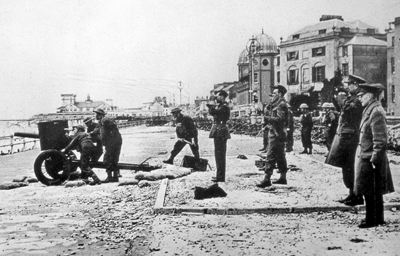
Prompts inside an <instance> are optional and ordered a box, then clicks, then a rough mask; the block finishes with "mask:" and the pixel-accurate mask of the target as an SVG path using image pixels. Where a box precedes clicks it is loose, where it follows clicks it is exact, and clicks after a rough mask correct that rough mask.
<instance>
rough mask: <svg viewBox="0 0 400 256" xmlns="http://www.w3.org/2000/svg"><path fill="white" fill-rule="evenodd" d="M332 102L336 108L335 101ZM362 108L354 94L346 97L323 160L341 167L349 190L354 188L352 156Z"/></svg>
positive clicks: (356, 140) (355, 147)
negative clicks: (330, 144) (326, 154)
mask: <svg viewBox="0 0 400 256" xmlns="http://www.w3.org/2000/svg"><path fill="white" fill-rule="evenodd" d="M333 102H334V104H335V106H336V108H337V109H338V107H339V106H338V104H337V102H336V101H333ZM362 109H363V108H362V106H361V103H360V101H359V100H358V99H357V96H356V95H350V96H348V97H347V98H346V100H345V101H344V104H343V107H342V109H341V112H340V116H339V121H338V127H337V129H336V135H335V137H334V139H333V142H332V146H331V148H330V150H329V153H328V156H327V158H326V160H325V163H327V164H330V165H333V166H337V167H342V174H343V182H344V184H345V186H346V187H347V188H349V189H351V190H352V189H353V188H354V157H355V153H356V149H357V144H358V129H359V126H360V121H361V116H362Z"/></svg>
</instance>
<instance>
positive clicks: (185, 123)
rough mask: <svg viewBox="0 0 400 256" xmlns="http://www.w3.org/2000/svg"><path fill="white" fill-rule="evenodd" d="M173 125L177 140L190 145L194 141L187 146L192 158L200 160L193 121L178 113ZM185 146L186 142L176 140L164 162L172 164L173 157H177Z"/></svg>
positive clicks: (196, 133)
mask: <svg viewBox="0 0 400 256" xmlns="http://www.w3.org/2000/svg"><path fill="white" fill-rule="evenodd" d="M179 111H180V110H179ZM175 123H176V136H177V137H178V138H179V139H184V140H186V141H189V142H191V143H192V142H193V141H192V140H193V139H194V145H193V144H189V145H190V149H191V150H192V152H193V155H194V157H196V158H200V154H199V145H198V139H197V137H198V132H197V128H196V125H195V124H194V122H193V119H192V118H191V117H190V116H185V115H182V114H180V113H179V116H178V117H177V118H176V120H175ZM185 146H186V142H184V141H182V140H178V141H177V142H176V143H175V145H174V148H173V150H172V151H171V156H170V157H169V159H168V160H166V161H164V162H165V163H169V164H172V163H173V160H174V158H175V156H177V155H178V154H179V152H181V151H182V149H183V148H184V147H185Z"/></svg>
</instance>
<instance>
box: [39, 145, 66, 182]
mask: <svg viewBox="0 0 400 256" xmlns="http://www.w3.org/2000/svg"><path fill="white" fill-rule="evenodd" d="M65 163H66V157H65V156H64V155H63V154H62V153H61V152H60V151H58V150H54V149H50V150H45V151H43V152H42V153H40V154H39V156H38V157H37V158H36V160H35V163H34V171H35V175H36V178H37V179H38V180H39V181H40V182H42V183H43V184H45V185H47V186H50V185H60V184H62V183H63V182H64V181H65V180H66V179H67V178H68V175H69V174H67V173H66V172H64V170H65Z"/></svg>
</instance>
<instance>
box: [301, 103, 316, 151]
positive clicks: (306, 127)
mask: <svg viewBox="0 0 400 256" xmlns="http://www.w3.org/2000/svg"><path fill="white" fill-rule="evenodd" d="M300 109H301V115H300V124H301V143H302V144H303V148H304V150H303V151H302V152H300V154H312V142H311V131H312V128H313V125H314V124H313V120H312V116H311V113H310V112H309V110H308V105H307V104H305V103H302V104H301V105H300Z"/></svg>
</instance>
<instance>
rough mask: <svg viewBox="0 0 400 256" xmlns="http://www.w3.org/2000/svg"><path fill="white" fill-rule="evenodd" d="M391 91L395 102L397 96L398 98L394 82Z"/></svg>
mask: <svg viewBox="0 0 400 256" xmlns="http://www.w3.org/2000/svg"><path fill="white" fill-rule="evenodd" d="M391 89H392V90H391V93H392V102H393V103H395V98H396V87H394V84H392V88H391Z"/></svg>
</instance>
